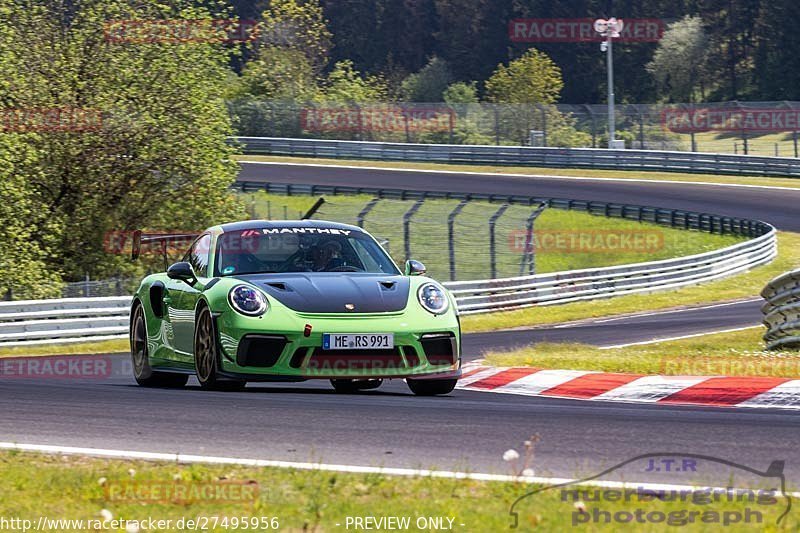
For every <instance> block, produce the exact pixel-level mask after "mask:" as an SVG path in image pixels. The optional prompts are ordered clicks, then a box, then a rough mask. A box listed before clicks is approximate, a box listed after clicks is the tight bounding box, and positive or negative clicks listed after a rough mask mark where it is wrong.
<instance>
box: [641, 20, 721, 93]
mask: <svg viewBox="0 0 800 533" xmlns="http://www.w3.org/2000/svg"><path fill="white" fill-rule="evenodd" d="M707 57H708V37H707V36H706V32H705V29H704V28H703V20H702V19H701V18H700V17H693V16H689V15H687V16H685V17H684V18H682V19H681V20H679V21H677V22H673V23H672V24H670V25H669V27H668V28H667V30H666V31H665V32H664V37H663V38H662V39H661V41H660V42H659V43H658V48H656V51H655V53H654V54H653V60H652V61H650V62H649V63H648V64H647V67H646V68H647V72H649V73H650V74H651V75H652V76H653V78H654V79H655V81H656V83H657V85H658V87H659V90H660V92H661V94H662V95H664V96H666V97H667V99H668V100H669V101H671V102H693V101H695V99H696V98H695V96H696V95H697V93H698V89H700V93H701V94H700V95H699V96H700V97H701V99H702V97H703V95H702V88H703V87H704V86H705V84H706V83H707V80H706V79H705V78H706V76H705V68H706V61H707ZM698 86H699V87H698Z"/></svg>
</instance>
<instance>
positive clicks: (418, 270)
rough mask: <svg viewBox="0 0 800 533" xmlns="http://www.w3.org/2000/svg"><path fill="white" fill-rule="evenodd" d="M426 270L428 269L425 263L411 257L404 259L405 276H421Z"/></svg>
mask: <svg viewBox="0 0 800 533" xmlns="http://www.w3.org/2000/svg"><path fill="white" fill-rule="evenodd" d="M427 271H428V269H427V268H425V265H423V264H422V263H420V262H419V261H414V260H413V259H409V260H408V261H406V276H421V275H423V274H425V273H426V272H427Z"/></svg>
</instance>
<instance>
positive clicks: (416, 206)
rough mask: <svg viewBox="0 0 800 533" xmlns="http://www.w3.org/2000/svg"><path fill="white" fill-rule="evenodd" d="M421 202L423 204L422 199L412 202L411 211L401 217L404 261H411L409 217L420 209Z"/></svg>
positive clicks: (423, 199) (423, 200)
mask: <svg viewBox="0 0 800 533" xmlns="http://www.w3.org/2000/svg"><path fill="white" fill-rule="evenodd" d="M423 202H425V198H424V197H423V198H420V199H419V200H417V201H416V202H414V205H412V206H411V209H409V210H408V211H406V213H405V214H404V215H403V246H404V247H405V252H406V261H408V260H409V259H411V230H410V227H409V226H410V225H411V217H413V216H414V213H416V212H417V211H418V210H419V208H420V207H422V204H423Z"/></svg>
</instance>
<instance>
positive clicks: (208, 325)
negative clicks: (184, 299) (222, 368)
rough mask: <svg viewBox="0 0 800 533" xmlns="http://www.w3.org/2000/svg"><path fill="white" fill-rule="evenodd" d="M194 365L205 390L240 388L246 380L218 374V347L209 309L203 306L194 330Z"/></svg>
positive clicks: (245, 383) (201, 385) (198, 379)
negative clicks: (222, 376) (223, 376)
mask: <svg viewBox="0 0 800 533" xmlns="http://www.w3.org/2000/svg"><path fill="white" fill-rule="evenodd" d="M194 366H195V372H196V374H197V381H199V382H200V387H201V388H203V389H207V390H229V391H230V390H242V389H243V388H244V387H245V385H247V382H246V381H241V380H232V379H223V378H221V377H220V376H219V373H218V371H219V349H218V347H217V336H216V333H215V332H214V322H213V320H212V318H211V311H210V310H209V309H208V307H204V308H203V309H202V310H201V311H200V314H199V315H198V316H197V323H196V325H195V332H194Z"/></svg>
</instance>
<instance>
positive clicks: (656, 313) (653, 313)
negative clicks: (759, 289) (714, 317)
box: [591, 297, 763, 324]
mask: <svg viewBox="0 0 800 533" xmlns="http://www.w3.org/2000/svg"><path fill="white" fill-rule="evenodd" d="M762 300H763V299H762V298H760V297H759V298H748V299H746V300H736V301H735V302H724V303H719V304H711V305H704V306H700V307H682V308H679V309H670V310H668V311H649V312H647V313H635V314H630V315H622V316H615V317H612V318H601V319H599V320H592V321H591V323H592V324H604V323H606V322H614V321H616V320H627V319H630V318H641V317H648V316H660V315H669V314H673V313H686V312H687V311H704V310H706V309H716V308H718V307H729V306H731V305H738V304H743V303H750V302H758V301H762Z"/></svg>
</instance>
